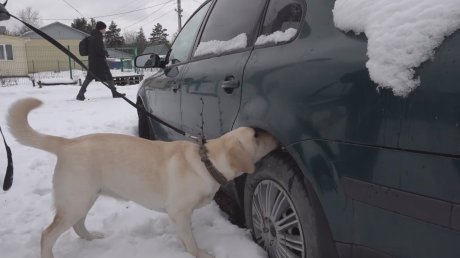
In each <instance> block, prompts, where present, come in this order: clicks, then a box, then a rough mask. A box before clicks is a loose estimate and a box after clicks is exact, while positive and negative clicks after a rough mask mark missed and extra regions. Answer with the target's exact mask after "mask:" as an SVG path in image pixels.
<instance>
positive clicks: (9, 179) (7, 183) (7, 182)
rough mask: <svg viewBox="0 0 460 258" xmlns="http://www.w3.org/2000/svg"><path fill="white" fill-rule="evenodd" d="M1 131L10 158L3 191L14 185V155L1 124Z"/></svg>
mask: <svg viewBox="0 0 460 258" xmlns="http://www.w3.org/2000/svg"><path fill="white" fill-rule="evenodd" d="M0 133H1V134H2V138H3V143H4V144H5V149H6V156H7V158H8V165H7V167H6V173H5V180H4V181H3V191H8V190H10V188H11V185H13V157H12V155H11V149H10V146H8V144H7V143H6V140H5V135H3V131H2V127H1V126H0Z"/></svg>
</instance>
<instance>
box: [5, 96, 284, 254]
mask: <svg viewBox="0 0 460 258" xmlns="http://www.w3.org/2000/svg"><path fill="white" fill-rule="evenodd" d="M41 104H42V102H41V101H40V100H37V99H33V98H27V99H22V100H19V101H17V102H15V103H14V104H13V105H12V106H11V108H10V110H9V114H8V118H7V121H8V125H9V127H10V131H11V133H12V134H13V135H14V137H15V138H16V139H17V140H18V141H19V142H20V143H21V144H23V145H27V146H30V147H34V148H38V149H42V150H44V151H47V152H50V153H53V154H55V155H56V156H57V163H56V168H55V171H54V176H53V190H54V201H55V207H56V215H55V217H54V220H53V222H52V223H51V225H49V226H48V228H46V229H45V230H44V231H43V233H42V239H41V257H42V258H52V257H53V253H52V248H53V245H54V243H55V242H56V240H57V238H58V237H59V236H60V235H61V234H62V233H63V232H65V231H66V230H67V229H69V228H70V227H73V228H74V230H75V232H76V233H77V234H78V235H79V236H80V237H82V238H84V239H88V240H92V239H96V238H101V237H102V235H100V234H95V233H90V232H89V231H88V230H87V229H86V227H85V218H86V214H87V212H88V211H89V209H90V208H91V206H92V205H93V204H94V202H95V201H96V199H97V198H98V196H99V195H101V194H105V195H110V196H114V197H119V198H122V199H127V200H132V201H134V202H137V203H139V204H140V205H142V206H144V207H146V208H148V209H153V210H157V211H164V212H166V213H167V214H168V215H169V217H170V218H171V219H172V221H173V222H174V223H175V224H176V228H177V232H178V234H179V236H180V238H181V239H182V241H183V243H184V245H185V248H186V249H187V251H188V252H189V253H191V254H192V255H194V256H195V257H199V258H204V257H207V258H208V257H211V256H210V255H208V254H206V253H205V252H203V251H201V250H200V249H199V248H198V247H197V244H196V241H195V239H194V237H193V234H192V228H191V221H190V219H191V215H192V212H193V210H195V209H197V208H199V207H201V206H203V205H205V204H207V203H209V202H210V201H211V200H212V199H213V197H214V194H215V193H216V191H217V190H218V189H219V184H218V183H217V182H216V181H215V180H214V178H213V177H211V175H210V174H209V172H208V170H207V169H206V167H205V165H204V163H203V162H202V161H201V159H200V155H199V145H198V144H195V143H192V142H188V141H176V142H161V141H149V140H145V139H141V138H137V137H133V136H127V135H118V134H91V135H86V136H82V137H78V138H73V139H67V138H62V137H57V136H51V135H45V134H41V133H39V132H37V131H35V130H33V129H32V128H31V127H30V125H29V123H28V121H27V116H28V114H29V112H30V111H31V110H33V109H35V108H37V107H38V106H40V105H41ZM277 145H278V143H277V141H276V140H275V139H274V138H273V137H272V136H271V135H270V134H268V133H264V132H258V131H256V130H254V129H252V128H248V127H241V128H238V129H236V130H233V131H231V132H229V133H227V134H225V135H223V136H222V137H220V138H217V139H213V140H209V141H208V143H207V144H206V147H207V149H208V151H209V159H210V160H211V162H212V163H213V165H214V166H215V167H216V168H217V169H218V170H219V171H220V172H221V173H222V174H223V175H224V176H225V178H226V179H227V180H232V179H233V178H235V177H237V176H238V175H240V174H242V173H253V172H254V170H255V166H254V163H255V162H257V161H258V160H260V159H261V158H262V157H264V156H265V155H266V154H268V153H269V152H270V151H272V150H274V149H275V148H276V147H277Z"/></svg>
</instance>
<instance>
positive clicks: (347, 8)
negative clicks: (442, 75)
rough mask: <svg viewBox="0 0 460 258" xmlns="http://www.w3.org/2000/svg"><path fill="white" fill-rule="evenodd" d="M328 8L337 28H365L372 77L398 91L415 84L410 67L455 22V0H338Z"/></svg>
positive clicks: (458, 22) (459, 0)
mask: <svg viewBox="0 0 460 258" xmlns="http://www.w3.org/2000/svg"><path fill="white" fill-rule="evenodd" d="M333 13H334V23H335V26H336V27H337V28H339V29H341V30H343V31H346V32H348V31H353V32H355V33H356V34H360V33H365V34H366V36H367V38H368V50H367V55H368V57H369V61H368V62H367V64H366V66H367V68H368V70H369V74H370V77H371V79H372V80H373V81H374V82H376V83H377V84H378V85H379V87H381V88H389V89H391V90H392V91H393V93H394V94H395V95H397V96H402V97H406V96H407V95H408V94H409V93H410V92H411V91H412V90H414V89H415V88H417V87H418V86H419V85H420V78H417V77H415V68H417V67H418V66H420V65H421V64H422V63H423V62H425V61H427V60H429V59H430V58H432V57H433V56H434V52H435V49H436V48H437V47H439V46H440V45H441V44H442V42H443V40H444V39H445V38H446V37H447V36H449V35H451V34H452V33H454V32H455V31H456V30H458V29H459V28H460V0H398V1H395V0H337V1H336V2H335V6H334V9H333Z"/></svg>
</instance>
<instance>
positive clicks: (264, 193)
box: [244, 151, 337, 258]
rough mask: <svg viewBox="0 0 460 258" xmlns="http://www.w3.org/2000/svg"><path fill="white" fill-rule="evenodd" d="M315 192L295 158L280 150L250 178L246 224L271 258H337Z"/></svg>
mask: <svg viewBox="0 0 460 258" xmlns="http://www.w3.org/2000/svg"><path fill="white" fill-rule="evenodd" d="M312 189H313V188H312V187H311V186H310V184H309V183H308V182H307V180H305V178H304V176H303V174H302V172H301V171H300V169H299V168H298V167H297V165H296V164H295V162H294V161H293V160H292V158H290V156H289V155H288V154H287V153H284V152H281V151H280V152H276V153H272V154H270V155H269V156H267V157H265V158H264V159H263V160H262V161H261V162H259V164H258V166H257V171H256V173H254V174H251V175H248V176H247V179H246V183H245V189H244V210H245V219H246V225H247V227H248V228H249V229H250V230H251V232H252V235H253V237H254V240H255V241H256V243H257V244H259V245H260V246H262V247H263V248H264V249H265V250H266V251H267V253H268V255H269V257H271V258H282V257H283V258H284V257H293V258H294V257H295V258H297V257H299V258H322V257H334V258H335V257H337V251H336V249H335V246H334V242H333V241H332V237H331V235H330V231H329V227H328V226H327V222H326V220H325V218H324V215H323V212H322V209H321V206H320V204H319V200H318V198H317V197H316V194H315V193H314V192H313V191H312ZM266 207H268V209H266Z"/></svg>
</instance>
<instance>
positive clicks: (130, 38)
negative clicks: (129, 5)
mask: <svg viewBox="0 0 460 258" xmlns="http://www.w3.org/2000/svg"><path fill="white" fill-rule="evenodd" d="M123 38H125V44H126V45H130V46H131V45H135V44H136V39H137V32H135V31H126V32H125V33H123Z"/></svg>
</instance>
